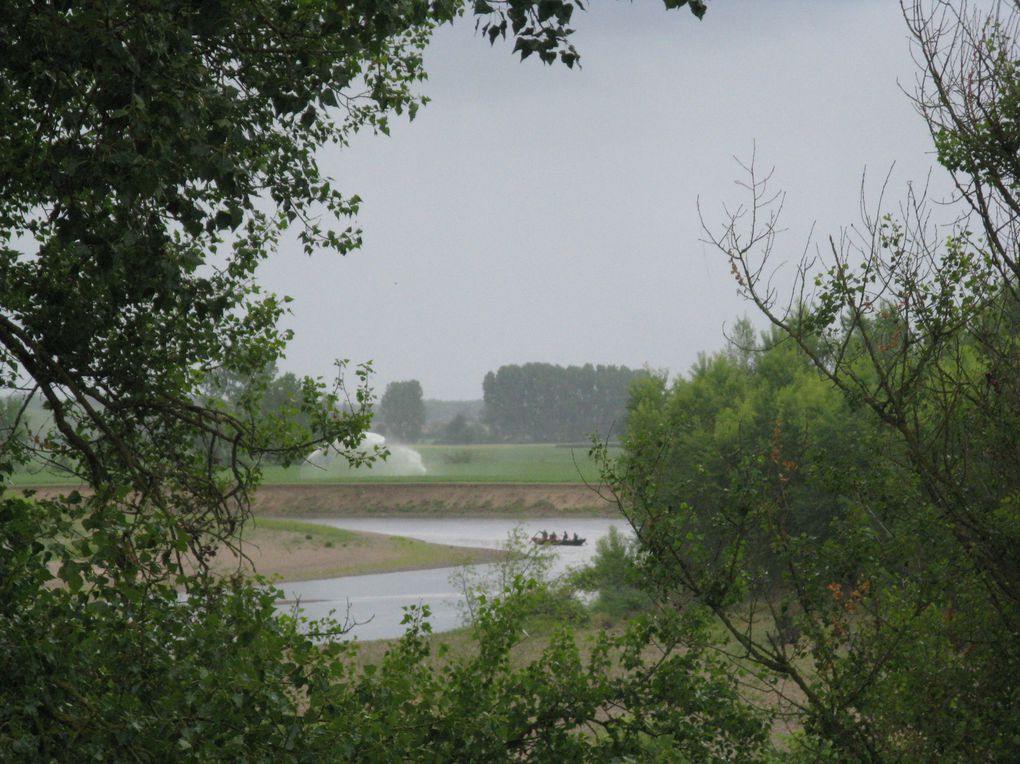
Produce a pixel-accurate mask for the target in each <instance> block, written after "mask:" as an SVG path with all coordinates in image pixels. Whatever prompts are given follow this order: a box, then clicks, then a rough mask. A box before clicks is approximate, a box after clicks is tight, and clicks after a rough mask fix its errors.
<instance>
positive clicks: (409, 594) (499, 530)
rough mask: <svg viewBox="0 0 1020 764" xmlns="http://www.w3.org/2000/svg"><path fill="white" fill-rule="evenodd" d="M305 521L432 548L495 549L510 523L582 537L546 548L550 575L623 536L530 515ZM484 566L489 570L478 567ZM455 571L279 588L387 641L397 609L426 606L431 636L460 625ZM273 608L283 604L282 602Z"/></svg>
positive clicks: (605, 523)
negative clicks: (577, 543) (605, 540)
mask: <svg viewBox="0 0 1020 764" xmlns="http://www.w3.org/2000/svg"><path fill="white" fill-rule="evenodd" d="M308 522H317V523H323V524H325V525H331V526H333V527H335V528H345V529H348V530H355V531H369V532H372V533H388V534H392V535H398V536H405V537H407V538H414V539H420V540H422V541H428V542H430V543H433V544H449V545H451V546H472V547H483V548H489V549H498V548H500V547H501V546H502V545H503V544H504V542H505V541H506V538H507V534H508V533H510V531H511V530H513V528H514V527H516V526H517V525H521V526H522V527H523V528H524V531H525V533H527V534H528V535H529V536H531V535H535V534H536V533H539V532H540V531H542V530H543V529H544V530H546V531H549V532H550V533H551V532H553V531H555V532H556V533H557V534H559V533H562V532H563V531H564V530H567V531H569V533H570V534H573V533H577V534H578V535H579V536H583V537H585V538H587V539H588V542H587V543H586V544H585V545H584V546H581V547H553V548H552V549H553V554H554V564H553V573H554V575H559V574H560V573H562V572H564V571H565V570H567V569H568V568H570V567H575V566H578V565H582V564H584V563H586V562H588V561H589V560H590V559H591V557H592V556H593V555H594V553H595V542H596V541H597V540H598V539H599V538H601V537H602V536H605V535H606V534H608V533H609V529H610V527H612V526H616V528H617V530H619V531H620V532H621V533H630V528H629V526H627V524H626V523H625V522H624V521H622V520H607V519H605V518H571V519H569V520H565V519H564V518H537V519H528V520H524V521H515V520H503V519H466V518H390V517H387V518H328V519H323V518H316V519H309V520H308ZM486 567H491V566H486ZM454 570H455V568H437V569H433V570H413V571H404V572H399V573H380V574H374V575H368V576H345V577H342V578H330V579H322V580H318V581H298V582H294V583H287V584H283V585H282V586H281V588H282V589H283V590H284V593H285V596H286V597H287V600H288V602H292V601H298V602H300V604H301V607H302V609H303V610H304V613H305V615H307V616H309V617H312V618H319V617H322V616H325V615H328V614H329V612H330V611H335V614H336V615H337V616H338V617H340V618H343V617H344V616H345V614H347V613H348V606H349V615H350V617H351V618H352V619H354V620H355V621H367V623H363V624H362V625H360V626H358V627H356V628H355V629H354V631H353V632H352V635H353V636H355V637H357V638H358V639H362V640H367V639H388V638H390V637H396V636H399V635H400V634H401V633H403V628H402V627H401V625H400V621H401V619H402V618H403V608H404V607H405V606H408V605H417V604H421V603H427V604H428V605H429V607H430V608H431V609H432V618H431V619H430V623H431V624H432V628H433V630H434V631H447V630H449V629H453V628H456V627H457V626H459V625H460V620H459V618H460V614H459V611H458V607H457V605H458V603H459V602H460V601H461V600H462V596H461V595H460V594H459V593H458V592H456V591H454V590H453V587H452V586H451V585H450V582H449V579H450V574H451V573H453V571H454ZM280 607H281V609H283V610H287V609H289V608H290V607H291V605H289V604H286V603H283V604H281V606H280Z"/></svg>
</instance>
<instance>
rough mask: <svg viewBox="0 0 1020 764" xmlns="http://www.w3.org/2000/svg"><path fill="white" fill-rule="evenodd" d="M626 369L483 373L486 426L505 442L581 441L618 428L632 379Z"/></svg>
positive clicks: (518, 368) (515, 368) (516, 368)
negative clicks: (596, 433) (595, 433)
mask: <svg viewBox="0 0 1020 764" xmlns="http://www.w3.org/2000/svg"><path fill="white" fill-rule="evenodd" d="M644 373H645V372H643V371H634V370H631V369H628V368H627V367H626V366H592V365H591V364H585V365H584V366H566V367H564V366H556V365H554V364H548V363H526V364H523V365H517V364H511V365H508V366H501V367H499V369H498V370H497V371H496V372H489V373H488V374H486V375H485V379H484V380H483V383H482V389H483V391H484V397H485V412H484V416H485V419H486V422H487V423H488V424H489V426H490V427H491V428H492V430H493V432H494V434H495V435H496V437H498V438H499V439H501V440H505V441H512V442H528V441H532V442H534V441H537V442H545V443H556V442H560V443H563V442H572V441H585V440H587V439H588V438H589V437H590V436H591V434H592V433H593V432H600V433H602V434H606V435H609V434H612V433H614V432H616V431H619V430H622V428H623V419H624V417H625V415H626V406H627V395H628V390H629V387H630V384H631V382H632V381H633V379H634V377H636V376H639V375H641V374H644Z"/></svg>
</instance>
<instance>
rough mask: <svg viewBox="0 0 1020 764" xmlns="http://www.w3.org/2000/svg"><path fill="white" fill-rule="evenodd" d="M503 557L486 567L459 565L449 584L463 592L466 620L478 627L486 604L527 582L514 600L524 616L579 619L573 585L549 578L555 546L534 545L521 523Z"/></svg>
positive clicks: (580, 612) (563, 620) (566, 620)
mask: <svg viewBox="0 0 1020 764" xmlns="http://www.w3.org/2000/svg"><path fill="white" fill-rule="evenodd" d="M502 551H503V558H502V559H501V560H500V561H499V562H496V563H493V564H492V565H489V566H486V568H485V569H479V568H478V567H476V566H471V565H467V566H464V567H461V568H458V569H457V570H456V571H455V572H454V573H453V574H452V575H451V576H450V583H451V584H452V585H453V587H454V588H455V589H457V591H459V592H460V593H461V594H463V595H464V602H463V605H462V608H463V615H464V620H465V622H466V623H468V624H471V625H473V626H477V625H478V623H479V619H480V618H481V617H482V614H483V612H484V604H485V603H486V602H488V601H489V600H490V598H491V597H493V596H494V595H495V596H499V595H500V594H501V593H502V592H506V591H509V590H511V589H513V588H514V586H515V583H516V582H520V581H526V582H527V583H528V586H527V589H526V591H522V592H519V593H518V595H517V597H516V599H515V602H516V607H517V610H518V613H519V614H520V616H521V617H522V618H525V619H529V620H532V619H534V620H539V621H543V622H552V623H571V622H579V621H581V620H583V618H584V608H583V607H582V606H581V603H580V601H579V600H578V599H577V598H576V597H575V596H574V588H573V586H571V583H570V582H569V581H568V580H565V579H552V578H550V575H549V573H550V569H551V567H552V564H553V561H554V559H555V555H554V553H553V551H552V549H550V548H548V547H545V546H542V545H540V544H534V543H532V541H531V537H530V536H528V534H527V533H525V531H524V528H523V527H522V526H520V525H518V526H517V527H515V528H514V529H513V530H512V531H510V533H509V534H507V539H506V541H505V542H504V543H503V545H502Z"/></svg>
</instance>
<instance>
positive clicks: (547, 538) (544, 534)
mask: <svg viewBox="0 0 1020 764" xmlns="http://www.w3.org/2000/svg"><path fill="white" fill-rule="evenodd" d="M548 540H549V534H548V533H547V532H546V531H545V530H543V531H542V541H548Z"/></svg>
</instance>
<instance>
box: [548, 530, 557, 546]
mask: <svg viewBox="0 0 1020 764" xmlns="http://www.w3.org/2000/svg"><path fill="white" fill-rule="evenodd" d="M549 541H550V542H551V543H553V544H555V543H556V542H557V541H559V539H558V538H556V531H553V532H552V533H550V534H549Z"/></svg>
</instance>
